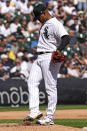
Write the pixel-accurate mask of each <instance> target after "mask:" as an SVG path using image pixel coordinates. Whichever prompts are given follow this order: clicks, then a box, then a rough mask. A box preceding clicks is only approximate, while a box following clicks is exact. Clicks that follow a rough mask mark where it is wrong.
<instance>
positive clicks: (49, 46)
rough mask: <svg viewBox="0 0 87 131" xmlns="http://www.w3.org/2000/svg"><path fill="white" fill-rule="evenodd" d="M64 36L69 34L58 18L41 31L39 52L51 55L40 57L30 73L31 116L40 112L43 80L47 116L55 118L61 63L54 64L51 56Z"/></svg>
mask: <svg viewBox="0 0 87 131" xmlns="http://www.w3.org/2000/svg"><path fill="white" fill-rule="evenodd" d="M63 35H67V32H66V31H65V29H64V27H63V26H62V24H61V23H60V22H59V21H58V20H57V19H56V18H51V19H49V20H48V21H46V22H45V24H44V25H43V26H42V28H41V30H40V36H39V41H38V46H37V52H49V53H43V54H41V55H38V57H37V59H36V60H35V62H34V63H33V66H32V68H31V71H30V76H29V80H28V87H29V109H30V114H37V113H38V112H39V89H38V85H39V84H40V81H41V79H42V78H43V79H44V81H45V89H46V93H47V96H48V108H47V110H46V114H47V116H49V118H52V119H53V118H54V112H55V109H56V103H57V88H56V85H57V74H58V70H59V68H60V65H61V63H56V64H54V63H52V62H51V56H52V52H53V51H55V50H56V49H57V47H58V46H59V44H60V40H61V37H62V36H63Z"/></svg>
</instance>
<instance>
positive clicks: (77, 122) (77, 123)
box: [55, 119, 87, 128]
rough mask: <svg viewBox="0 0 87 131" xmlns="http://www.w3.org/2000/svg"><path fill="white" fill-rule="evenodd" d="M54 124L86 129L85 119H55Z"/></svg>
mask: <svg viewBox="0 0 87 131" xmlns="http://www.w3.org/2000/svg"><path fill="white" fill-rule="evenodd" d="M55 124H58V125H64V126H71V127H77V128H83V127H87V119H56V120H55Z"/></svg>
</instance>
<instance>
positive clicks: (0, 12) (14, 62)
mask: <svg viewBox="0 0 87 131" xmlns="http://www.w3.org/2000/svg"><path fill="white" fill-rule="evenodd" d="M39 3H44V4H46V6H47V9H48V10H49V12H50V14H51V15H52V16H53V17H56V18H57V19H58V20H59V21H61V22H62V23H63V25H64V26H65V28H66V30H67V31H68V33H69V35H70V37H71V40H70V43H69V45H68V46H67V47H66V48H65V49H64V50H63V51H62V53H63V54H64V55H66V56H67V57H66V59H65V61H64V63H63V64H62V65H61V68H60V71H59V73H58V78H66V77H76V78H87V1H86V0H40V1H39V0H0V77H3V78H4V79H7V78H10V77H21V78H26V79H27V78H28V77H29V72H30V69H31V67H32V63H33V61H34V60H35V59H36V57H37V55H36V54H34V49H35V48H36V46H37V44H38V37H39V30H40V28H41V23H40V22H39V21H33V14H32V11H33V8H34V6H35V5H36V4H39Z"/></svg>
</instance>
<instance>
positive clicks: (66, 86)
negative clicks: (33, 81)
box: [0, 78, 87, 106]
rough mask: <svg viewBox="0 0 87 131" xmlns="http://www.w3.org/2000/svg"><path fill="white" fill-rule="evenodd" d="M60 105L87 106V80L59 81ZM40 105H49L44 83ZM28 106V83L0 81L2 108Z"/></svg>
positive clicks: (12, 80) (9, 80)
mask: <svg viewBox="0 0 87 131" xmlns="http://www.w3.org/2000/svg"><path fill="white" fill-rule="evenodd" d="M57 89H58V104H87V79H77V78H64V79H62V78H61V79H58V84H57ZM39 90H40V93H39V96H40V105H44V104H47V95H46V92H45V88H44V81H41V84H40V86H39ZM8 105H10V106H22V105H28V86H27V82H26V81H25V80H23V79H20V78H13V79H7V80H3V79H0V106H8Z"/></svg>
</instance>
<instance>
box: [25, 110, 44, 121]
mask: <svg viewBox="0 0 87 131" xmlns="http://www.w3.org/2000/svg"><path fill="white" fill-rule="evenodd" d="M42 116H43V114H42V113H41V112H39V113H38V114H36V115H35V114H34V115H29V116H27V117H25V118H24V122H25V121H34V120H35V119H39V118H41V117H42Z"/></svg>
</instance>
